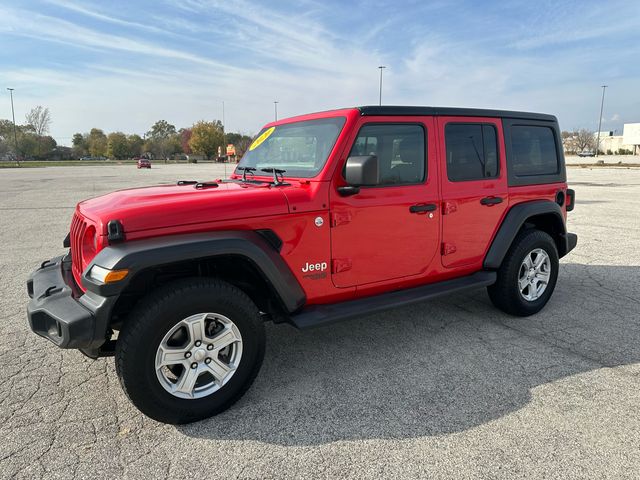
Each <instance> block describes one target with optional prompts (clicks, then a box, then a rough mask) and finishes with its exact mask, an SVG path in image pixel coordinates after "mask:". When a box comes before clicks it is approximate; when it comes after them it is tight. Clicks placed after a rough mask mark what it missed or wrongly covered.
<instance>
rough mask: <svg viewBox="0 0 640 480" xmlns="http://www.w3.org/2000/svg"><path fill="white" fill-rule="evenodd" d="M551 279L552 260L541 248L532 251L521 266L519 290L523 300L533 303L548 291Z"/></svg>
mask: <svg viewBox="0 0 640 480" xmlns="http://www.w3.org/2000/svg"><path fill="white" fill-rule="evenodd" d="M550 278H551V258H550V257H549V255H548V254H547V252H545V251H544V250H543V249H541V248H536V249H535V250H532V251H530V252H529V253H528V254H527V255H526V256H525V257H524V260H523V261H522V264H520V270H519V271H518V290H520V295H522V298H524V299H525V300H527V301H529V302H533V301H534V300H537V299H538V298H540V296H541V295H542V294H543V293H544V291H545V290H546V289H547V285H548V284H549V280H550Z"/></svg>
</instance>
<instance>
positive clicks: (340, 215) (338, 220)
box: [331, 212, 351, 227]
mask: <svg viewBox="0 0 640 480" xmlns="http://www.w3.org/2000/svg"><path fill="white" fill-rule="evenodd" d="M350 221H351V212H334V213H332V214H331V226H332V227H337V226H338V225H345V224H347V223H349V222H350Z"/></svg>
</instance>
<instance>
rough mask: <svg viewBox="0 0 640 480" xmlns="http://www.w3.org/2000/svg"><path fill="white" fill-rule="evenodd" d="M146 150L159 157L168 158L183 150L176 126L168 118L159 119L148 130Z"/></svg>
mask: <svg viewBox="0 0 640 480" xmlns="http://www.w3.org/2000/svg"><path fill="white" fill-rule="evenodd" d="M145 150H147V151H149V152H151V153H153V154H154V156H156V157H159V158H164V159H166V158H168V157H169V156H170V155H173V154H174V153H177V152H180V151H181V146H180V138H179V136H178V132H177V131H176V127H175V126H174V125H171V124H170V123H169V122H167V121H166V120H158V121H157V122H156V123H154V124H153V126H152V127H151V130H149V131H148V132H147V141H146V142H145Z"/></svg>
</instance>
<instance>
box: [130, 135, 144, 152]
mask: <svg viewBox="0 0 640 480" xmlns="http://www.w3.org/2000/svg"><path fill="white" fill-rule="evenodd" d="M127 143H128V144H129V155H131V156H132V157H137V156H139V155H141V154H142V146H143V145H144V140H143V139H142V137H141V136H140V135H137V134H135V133H134V134H132V135H129V136H128V137H127Z"/></svg>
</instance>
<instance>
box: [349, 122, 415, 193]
mask: <svg viewBox="0 0 640 480" xmlns="http://www.w3.org/2000/svg"><path fill="white" fill-rule="evenodd" d="M355 155H376V156H377V157H378V166H379V169H380V185H411V184H416V183H422V182H423V181H424V179H425V174H426V168H425V167H426V148H425V130H424V128H423V127H422V125H416V124H399V123H375V124H374V123H372V124H368V125H365V126H363V127H362V128H361V129H360V131H359V132H358V138H356V141H355V142H354V144H353V147H352V148H351V153H350V154H349V156H355Z"/></svg>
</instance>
